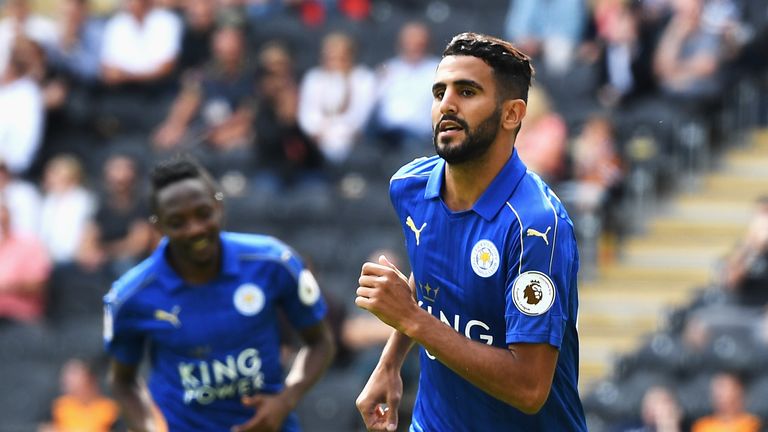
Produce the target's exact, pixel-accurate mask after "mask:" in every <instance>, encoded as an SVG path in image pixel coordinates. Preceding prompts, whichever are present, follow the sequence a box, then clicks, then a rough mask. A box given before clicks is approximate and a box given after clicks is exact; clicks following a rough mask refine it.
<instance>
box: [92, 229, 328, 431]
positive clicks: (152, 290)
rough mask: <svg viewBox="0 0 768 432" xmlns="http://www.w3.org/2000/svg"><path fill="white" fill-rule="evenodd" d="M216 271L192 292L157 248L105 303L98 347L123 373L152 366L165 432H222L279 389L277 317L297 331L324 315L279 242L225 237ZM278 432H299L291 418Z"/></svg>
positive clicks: (297, 263)
mask: <svg viewBox="0 0 768 432" xmlns="http://www.w3.org/2000/svg"><path fill="white" fill-rule="evenodd" d="M220 240H221V250H222V258H221V260H222V261H221V262H222V264H221V271H220V273H219V275H218V276H217V277H216V278H215V279H213V280H212V281H210V282H208V283H205V284H201V285H191V284H189V283H186V282H185V281H184V280H183V279H182V278H181V277H180V276H179V275H178V274H177V273H176V272H175V271H174V270H173V269H172V268H171V266H170V265H169V264H168V261H167V259H166V249H167V241H165V240H163V241H162V242H161V243H160V245H159V246H158V248H157V249H156V250H155V252H154V253H153V254H152V255H151V256H150V257H149V258H148V259H146V260H145V261H144V262H142V263H141V264H139V265H138V266H136V267H135V268H133V269H132V270H130V271H128V272H127V273H126V274H125V275H124V276H122V277H121V278H120V279H119V280H117V281H116V282H115V283H114V284H113V286H112V289H111V290H110V292H109V293H108V294H107V295H106V296H105V298H104V301H105V317H104V321H105V323H104V342H105V347H106V350H107V352H108V353H109V354H110V355H111V356H113V357H114V358H115V359H116V360H118V361H119V362H121V363H124V364H128V365H137V364H139V362H140V361H142V359H143V358H144V356H145V355H146V356H147V357H148V359H149V362H150V366H151V368H150V372H149V380H148V386H149V390H150V393H151V394H152V397H153V399H154V401H155V403H156V404H157V406H158V408H159V409H160V411H161V412H162V414H163V415H164V417H165V419H166V421H167V423H168V427H169V430H171V431H174V432H176V431H182V432H184V431H197V432H199V431H223V430H229V429H230V428H231V427H232V426H234V425H238V424H242V423H245V422H246V421H247V420H248V419H250V418H251V417H252V416H253V415H254V410H253V408H248V407H245V406H243V405H242V404H241V397H242V396H245V395H254V394H257V393H266V394H273V393H276V392H279V391H280V390H282V389H283V381H284V373H283V370H282V368H281V365H280V329H279V324H278V322H279V319H278V313H279V312H278V311H279V310H281V311H283V313H284V315H285V316H286V317H287V319H288V321H290V323H291V324H292V325H293V326H294V327H295V328H297V329H302V328H306V327H309V326H312V325H314V324H317V323H318V322H319V321H320V320H321V319H322V318H323V317H324V315H325V312H326V305H325V303H324V301H323V299H322V297H321V295H320V290H319V288H318V286H317V283H316V282H315V279H314V277H313V276H312V274H311V273H310V272H309V270H307V269H305V268H304V265H303V264H302V261H301V260H300V259H299V257H298V256H297V255H296V254H295V253H294V252H293V251H292V250H291V249H290V248H288V247H287V246H286V245H284V244H283V243H281V242H279V241H278V240H276V239H274V238H272V237H268V236H259V235H249V234H236V233H222V234H221V235H220ZM282 430H283V431H298V430H299V426H298V421H297V418H296V416H295V415H294V414H291V415H290V416H289V417H288V418H287V419H286V422H285V424H284V426H283V429H282Z"/></svg>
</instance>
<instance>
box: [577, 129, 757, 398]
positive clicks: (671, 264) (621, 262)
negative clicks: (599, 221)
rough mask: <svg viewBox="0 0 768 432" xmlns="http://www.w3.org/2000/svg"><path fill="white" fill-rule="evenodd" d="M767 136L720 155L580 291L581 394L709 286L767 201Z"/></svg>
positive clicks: (601, 267) (753, 139) (625, 244)
mask: <svg viewBox="0 0 768 432" xmlns="http://www.w3.org/2000/svg"><path fill="white" fill-rule="evenodd" d="M766 167H768V130H766V131H760V132H757V133H755V134H754V136H753V137H752V139H751V140H750V142H749V144H748V145H745V146H743V147H739V148H734V149H731V150H730V151H728V152H727V153H726V154H724V155H723V157H722V159H721V160H720V161H718V167H717V168H716V169H715V170H713V171H712V172H710V173H707V174H706V175H704V176H703V177H702V178H700V179H699V180H698V182H697V184H698V187H697V188H695V189H694V190H687V191H684V192H681V193H680V194H679V195H678V196H676V197H674V198H672V200H671V201H670V202H669V203H668V204H665V205H663V206H662V208H661V209H659V210H658V212H657V214H655V215H654V216H652V217H651V220H649V221H647V225H646V229H645V230H644V234H642V235H640V236H637V237H633V238H630V239H628V240H627V241H625V243H624V245H623V246H622V248H621V251H620V253H619V257H618V258H617V259H615V260H613V261H611V262H602V263H600V264H599V266H598V270H597V272H596V275H595V277H594V278H593V279H592V280H588V281H582V282H581V284H580V286H579V296H580V316H579V337H580V343H581V365H580V368H581V379H580V385H581V388H582V390H584V389H587V388H589V387H590V383H593V382H595V380H596V379H598V378H601V377H602V376H605V375H606V374H609V373H610V372H611V369H612V365H613V364H614V362H615V360H616V359H617V358H618V356H619V355H621V354H623V353H628V352H630V351H632V350H633V349H636V348H637V347H638V346H640V345H641V344H642V343H643V341H644V339H645V337H646V336H647V335H648V334H649V333H651V332H653V331H655V330H657V329H658V328H659V327H660V326H661V325H662V324H663V321H664V319H665V316H666V314H667V313H668V312H669V311H671V310H672V309H673V308H674V307H675V306H680V305H684V304H687V303H688V302H690V299H691V297H692V295H693V294H694V292H695V291H696V290H697V289H700V288H702V287H706V286H707V285H710V284H712V282H713V281H714V280H715V278H716V276H717V268H718V265H719V262H720V261H721V260H722V258H723V257H724V256H726V254H727V253H728V252H729V250H731V248H733V246H734V245H735V244H736V242H737V241H738V240H739V239H740V237H741V236H742V235H743V234H744V232H745V230H746V225H747V223H748V221H749V219H750V217H751V215H752V211H753V208H754V202H755V199H756V198H758V197H759V196H761V195H764V194H768V169H766Z"/></svg>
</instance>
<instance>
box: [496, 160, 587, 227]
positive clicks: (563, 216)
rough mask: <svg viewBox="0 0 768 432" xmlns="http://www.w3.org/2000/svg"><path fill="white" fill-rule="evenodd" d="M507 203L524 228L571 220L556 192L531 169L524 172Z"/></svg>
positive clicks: (569, 224) (567, 222)
mask: <svg viewBox="0 0 768 432" xmlns="http://www.w3.org/2000/svg"><path fill="white" fill-rule="evenodd" d="M507 205H508V206H509V207H510V209H512V211H513V213H514V214H515V216H516V217H517V218H518V219H519V222H520V224H521V226H522V227H523V228H524V229H527V228H536V229H538V228H537V227H546V226H551V225H552V224H554V223H556V222H557V223H560V222H565V223H566V225H568V226H572V225H573V224H572V222H571V219H570V217H569V216H568V213H567V212H566V210H565V207H564V206H563V204H562V202H560V198H558V196H557V194H556V193H555V192H554V191H553V190H552V189H551V188H550V187H549V185H547V183H546V182H544V180H542V179H541V177H539V176H538V175H537V174H536V173H534V172H532V171H528V172H526V174H525V175H524V176H523V179H522V180H521V181H520V183H519V185H518V187H517V188H516V190H515V192H514V193H513V194H512V195H511V196H510V198H509V201H508V202H507Z"/></svg>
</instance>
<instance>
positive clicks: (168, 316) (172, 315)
mask: <svg viewBox="0 0 768 432" xmlns="http://www.w3.org/2000/svg"><path fill="white" fill-rule="evenodd" d="M179 312H181V307H180V306H178V305H176V306H174V307H173V309H171V311H170V312H166V311H164V310H162V309H155V319H156V320H158V321H167V322H169V323H171V325H172V326H174V327H176V328H179V327H181V321H180V320H179Z"/></svg>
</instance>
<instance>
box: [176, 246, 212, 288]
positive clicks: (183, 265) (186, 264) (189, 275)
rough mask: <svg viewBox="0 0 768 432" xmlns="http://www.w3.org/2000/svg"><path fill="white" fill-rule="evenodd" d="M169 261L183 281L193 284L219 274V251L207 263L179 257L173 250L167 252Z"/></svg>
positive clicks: (203, 281) (198, 283)
mask: <svg viewBox="0 0 768 432" xmlns="http://www.w3.org/2000/svg"><path fill="white" fill-rule="evenodd" d="M168 258H169V263H170V264H171V267H173V269H174V270H175V271H176V273H177V274H178V275H179V276H180V277H181V278H182V279H184V281H185V282H187V283H189V284H193V285H200V284H204V283H208V282H210V281H212V280H213V279H215V278H216V276H218V275H219V269H220V268H221V264H220V261H221V251H219V253H217V254H216V257H215V258H214V259H212V260H211V261H210V262H208V263H197V262H192V261H189V260H186V259H180V258H179V257H177V256H175V255H174V253H173V252H171V253H169V254H168Z"/></svg>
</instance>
